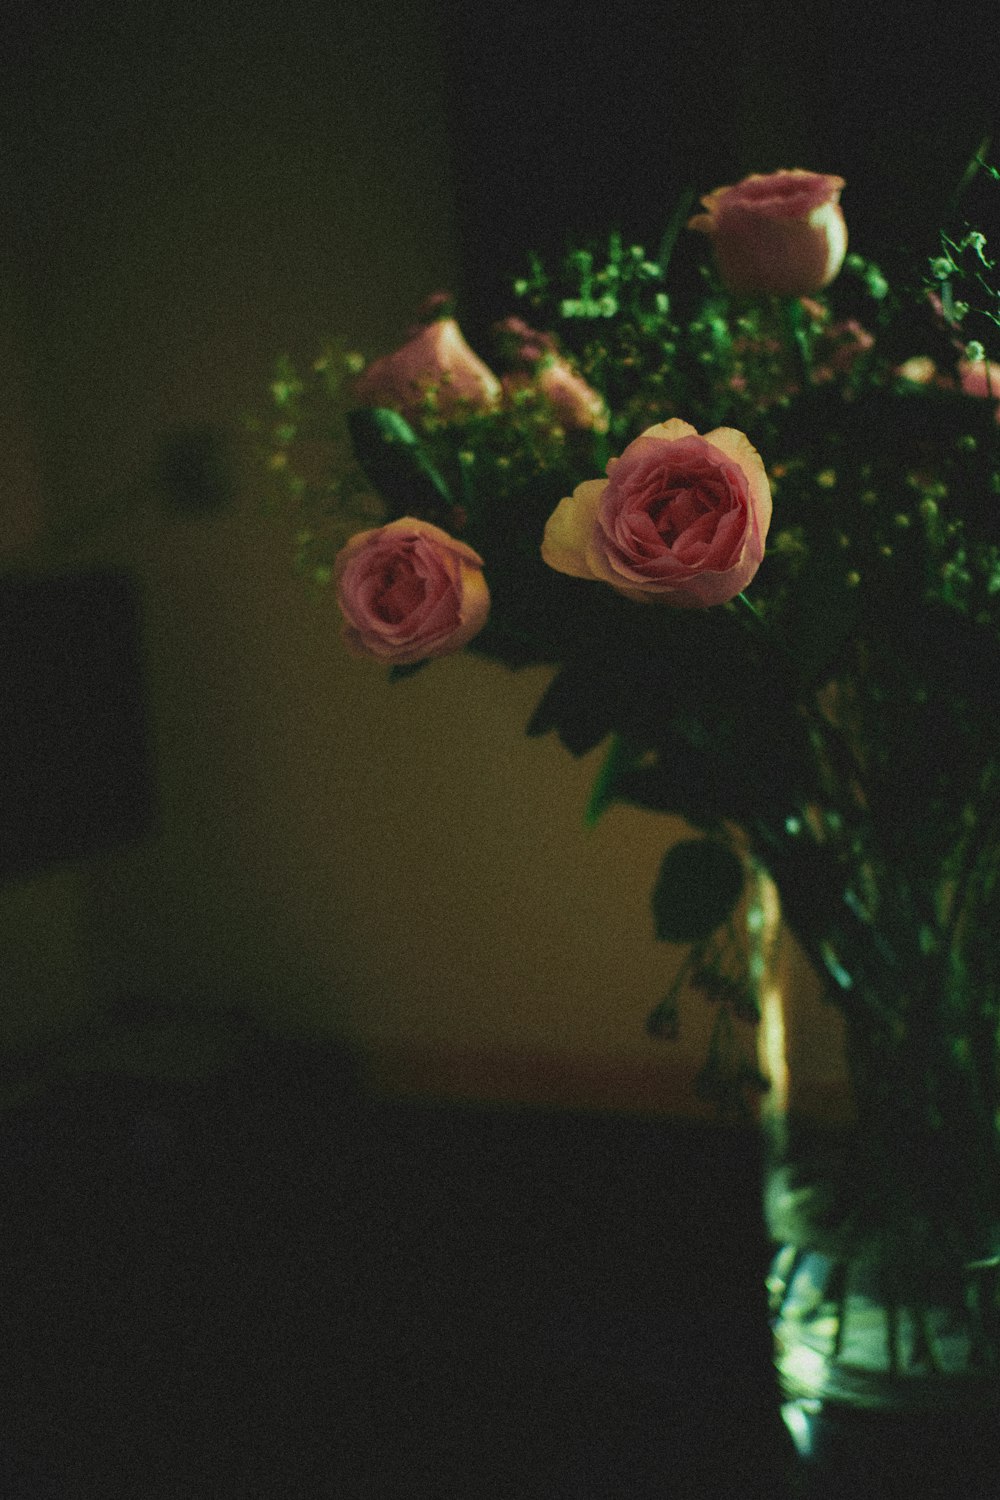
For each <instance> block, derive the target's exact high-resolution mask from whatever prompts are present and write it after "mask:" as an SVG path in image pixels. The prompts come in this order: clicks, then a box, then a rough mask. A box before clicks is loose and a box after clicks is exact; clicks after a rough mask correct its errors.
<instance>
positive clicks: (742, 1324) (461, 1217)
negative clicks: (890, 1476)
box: [0, 1044, 788, 1500]
mask: <svg viewBox="0 0 1000 1500" xmlns="http://www.w3.org/2000/svg"><path fill="white" fill-rule="evenodd" d="M0 1127H2V1134H3V1168H2V1175H3V1180H4V1184H5V1189H6V1192H5V1196H6V1198H7V1214H8V1222H9V1225H10V1232H9V1233H8V1234H6V1235H5V1237H4V1243H3V1250H2V1264H0V1272H2V1276H3V1286H4V1289H5V1291H4V1301H5V1303H6V1308H7V1311H6V1315H5V1318H4V1322H5V1324H6V1331H5V1335H4V1344H5V1362H6V1363H7V1364H8V1365H9V1371H10V1378H11V1380H12V1385H11V1387H10V1389H9V1392H8V1395H7V1398H6V1399H5V1401H4V1408H3V1410H4V1414H3V1430H2V1437H0V1464H2V1473H0V1494H2V1495H3V1497H4V1500H22V1497H23V1500H36V1497H37V1500H42V1497H48V1496H58V1497H60V1500H77V1497H85V1496H86V1497H89V1496H100V1497H102V1500H114V1497H118V1496H122V1497H126V1496H127V1497H133V1496H134V1497H136V1500H167V1497H171V1500H173V1497H178V1500H179V1497H199V1500H200V1497H206V1500H208V1497H211V1500H215V1497H220V1500H222V1497H229V1496H244V1497H257V1496H260V1497H272V1496H273V1497H275V1500H279V1497H299V1496H301V1497H310V1496H317V1497H324V1496H331V1497H336V1500H423V1497H427V1500H494V1497H496V1500H536V1497H537V1500H647V1497H649V1500H653V1497H656V1500H673V1497H677V1500H686V1497H698V1500H712V1497H719V1500H722V1497H740V1500H750V1497H756V1496H760V1497H766V1500H783V1497H784V1496H785V1495H786V1494H787V1493H788V1490H787V1488H786V1485H787V1477H786V1476H787V1448H786V1443H785V1438H784V1434H783V1430H782V1428H781V1424H780V1420H779V1418H778V1416H777V1399H776V1395H775V1389H774V1382H773V1376H772V1374H771V1368H770V1362H769V1344H768V1330H767V1324H766V1312H765V1300H764V1292H763V1275H764V1271H765V1268H766V1264H767V1259H768V1247H767V1244H766V1240H765V1237H764V1232H763V1229H762V1227H761V1223H760V1218H759V1206H758V1205H759V1191H758V1181H759V1168H760V1163H759V1151H758V1146H757V1143H756V1141H755V1139H754V1136H753V1134H752V1133H746V1132H738V1131H734V1132H730V1131H727V1130H723V1129H721V1128H710V1127H695V1126H690V1125H684V1124H680V1123H672V1122H669V1121H663V1122H651V1121H643V1120H639V1119H633V1118H626V1117H616V1116H606V1115H587V1114H584V1113H579V1114H575V1113H567V1112H546V1111H538V1110H515V1109H510V1110H505V1109H495V1108H485V1107H484V1108H466V1107H456V1106H451V1107H449V1106H443V1105H442V1106H435V1105H431V1104H420V1103H400V1102H385V1101H382V1102H379V1101H377V1100H375V1099H373V1098H371V1097H369V1096H367V1095H366V1094H365V1093H364V1092H363V1091H362V1090H361V1089H359V1087H358V1086H357V1083H356V1079H355V1076H354V1074H353V1072H352V1070H351V1068H350V1067H349V1065H347V1064H346V1063H345V1060H344V1059H343V1057H342V1056H341V1055H340V1054H339V1053H338V1052H337V1051H336V1050H335V1049H322V1048H319V1047H306V1046H298V1045H291V1044H280V1045H278V1044H274V1045H269V1046H266V1047H262V1048H260V1049H258V1050H257V1052H256V1053H254V1054H252V1055H247V1056H244V1057H242V1058H241V1059H240V1061H239V1063H238V1065H236V1066H233V1067H231V1068H228V1069H222V1070H221V1071H219V1072H217V1073H216V1074H215V1075H213V1076H212V1077H211V1078H209V1079H206V1080H203V1081H201V1082H200V1083H197V1084H187V1085H181V1084H177V1083H175V1084H170V1083H165V1082H162V1081H161V1082H157V1081H156V1080H154V1079H151V1078H133V1079H126V1078H123V1077H120V1076H119V1077H114V1076H104V1077H102V1076H98V1075H92V1076H77V1077H76V1078H75V1079H62V1080H57V1081H56V1083H54V1084H53V1085H52V1086H50V1088H49V1089H48V1091H47V1093H46V1094H45V1095H44V1096H40V1097H37V1098H34V1099H32V1100H31V1101H30V1102H28V1103H25V1104H22V1105H21V1106H20V1107H18V1108H16V1109H13V1108H9V1109H8V1110H7V1111H6V1113H5V1114H4V1115H3V1116H2V1117H0Z"/></svg>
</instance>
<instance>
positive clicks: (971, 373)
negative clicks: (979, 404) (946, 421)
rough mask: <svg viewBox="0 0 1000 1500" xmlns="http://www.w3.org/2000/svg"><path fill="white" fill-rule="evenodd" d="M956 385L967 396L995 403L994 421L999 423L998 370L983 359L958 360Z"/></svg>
mask: <svg viewBox="0 0 1000 1500" xmlns="http://www.w3.org/2000/svg"><path fill="white" fill-rule="evenodd" d="M958 383H959V385H960V386H961V387H962V390H963V391H964V392H965V394H966V395H967V396H981V397H983V399H984V400H987V401H995V402H997V403H998V405H997V407H996V420H997V421H998V422H1000V369H998V368H997V366H996V365H995V364H993V363H992V361H991V362H989V363H987V361H986V360H985V359H960V360H959V362H958Z"/></svg>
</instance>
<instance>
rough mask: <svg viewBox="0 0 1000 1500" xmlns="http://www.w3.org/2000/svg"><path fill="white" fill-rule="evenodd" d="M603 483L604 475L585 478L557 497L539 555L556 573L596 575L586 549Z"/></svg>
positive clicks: (577, 575)
mask: <svg viewBox="0 0 1000 1500" xmlns="http://www.w3.org/2000/svg"><path fill="white" fill-rule="evenodd" d="M606 486H607V480H606V479H586V480H584V482H583V484H578V485H577V487H576V489H575V490H574V491H573V493H572V495H567V496H566V497H565V498H564V499H562V500H560V501H559V504H558V505H557V506H556V508H555V510H554V511H553V512H552V514H551V516H549V519H548V520H547V521H546V523H545V535H544V536H543V537H542V558H543V560H544V561H545V562H547V563H548V565H549V567H550V568H554V569H555V570H556V572H557V573H568V574H569V575H570V577H571V578H593V577H594V576H595V575H594V572H593V569H592V568H591V567H590V566H589V564H588V562H587V553H588V549H589V543H590V537H591V534H592V533H593V530H594V526H595V524H596V520H597V509H598V506H599V505H600V503H601V496H602V495H603V493H604V490H605V488H606Z"/></svg>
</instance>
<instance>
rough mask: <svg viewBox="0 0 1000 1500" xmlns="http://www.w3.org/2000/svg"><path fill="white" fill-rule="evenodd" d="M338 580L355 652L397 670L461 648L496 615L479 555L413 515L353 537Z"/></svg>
mask: <svg viewBox="0 0 1000 1500" xmlns="http://www.w3.org/2000/svg"><path fill="white" fill-rule="evenodd" d="M333 579H334V584H335V586H336V590H337V603H338V604H339V605H340V610H341V613H342V614H343V616H344V640H345V642H346V644H347V647H348V650H349V651H351V653H352V654H353V655H355V656H368V657H375V658H376V659H377V660H378V661H382V662H385V663H387V664H390V665H393V666H405V665H407V664H409V663H411V662H417V661H425V660H426V659H427V658H428V657H432V656H448V655H450V654H451V653H452V652H455V651H460V650H461V648H462V647H463V646H464V645H466V643H467V642H468V641H471V640H472V637H473V636H474V635H476V634H478V632H479V631H480V630H481V629H482V628H483V626H484V625H485V624H486V619H487V616H488V614H489V609H490V594H489V589H488V588H487V585H486V580H485V579H484V577H483V560H482V558H481V557H480V556H479V554H478V553H476V552H473V550H472V548H471V547H467V546H466V545H465V543H464V542H458V541H456V540H455V538H454V537H451V536H449V535H448V533H447V532H446V531H442V530H441V529H440V527H438V526H432V525H431V523H430V522H429V521H419V520H415V519H414V518H413V517H412V516H404V517H403V518H402V519H401V520H399V521H390V522H389V523H388V525H386V526H378V527H376V528H375V529H374V530H372V531H362V532H359V533H358V534H357V536H353V537H351V539H350V541H349V542H348V543H347V544H346V546H344V547H342V548H341V549H340V551H339V552H338V553H337V556H336V559H335V561H334V565H333Z"/></svg>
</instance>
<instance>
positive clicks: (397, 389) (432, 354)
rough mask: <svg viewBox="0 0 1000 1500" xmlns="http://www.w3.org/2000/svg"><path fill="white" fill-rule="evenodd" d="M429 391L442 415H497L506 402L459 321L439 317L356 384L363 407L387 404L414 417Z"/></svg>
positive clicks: (375, 362) (377, 361) (376, 363)
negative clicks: (464, 411)
mask: <svg viewBox="0 0 1000 1500" xmlns="http://www.w3.org/2000/svg"><path fill="white" fill-rule="evenodd" d="M428 391H433V392H434V394H435V397H436V403H437V410H438V411H439V412H440V413H441V415H442V416H449V415H452V414H454V413H456V412H458V411H460V410H461V409H462V408H463V407H465V408H466V409H468V410H470V411H491V410H492V409H493V408H494V407H496V406H498V405H499V403H500V382H499V380H498V379H497V377H496V376H495V375H494V374H493V371H492V370H491V369H489V367H488V366H487V365H485V364H484V363H483V361H482V360H481V359H480V358H479V356H478V354H475V353H474V352H473V350H472V349H470V348H469V345H468V344H467V343H466V342H465V339H464V338H463V336H462V330H461V329H460V328H459V326H458V324H457V323H456V322H455V319H454V318H436V319H435V320H434V321H433V322H431V323H428V324H427V325H426V326H425V327H423V328H421V329H419V330H418V332H417V333H415V334H414V335H413V337H412V338H411V339H409V340H408V341H407V342H406V343H405V344H403V346H402V347H401V348H400V349H397V350H396V351H395V353H393V354H383V355H382V357H381V358H380V359H374V360H372V362H371V364H370V365H369V366H368V367H367V369H365V370H363V371H362V373H361V374H360V375H359V376H358V379H357V381H356V382H355V386H354V397H355V400H356V401H357V402H358V404H359V405H361V406H387V407H391V408H392V409H393V410H395V411H399V412H402V413H403V415H404V416H406V417H411V418H412V417H414V416H415V415H416V414H417V413H418V412H419V411H420V410H421V409H422V408H423V406H424V404H425V401H426V397H427V393H428Z"/></svg>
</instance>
